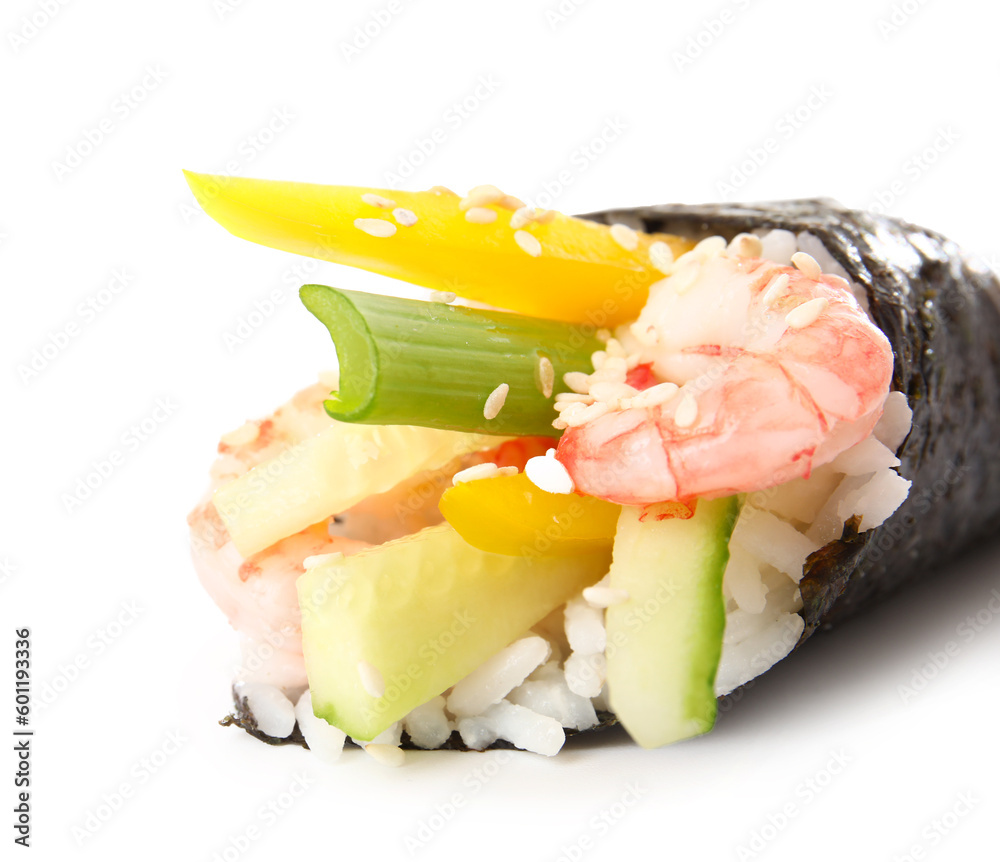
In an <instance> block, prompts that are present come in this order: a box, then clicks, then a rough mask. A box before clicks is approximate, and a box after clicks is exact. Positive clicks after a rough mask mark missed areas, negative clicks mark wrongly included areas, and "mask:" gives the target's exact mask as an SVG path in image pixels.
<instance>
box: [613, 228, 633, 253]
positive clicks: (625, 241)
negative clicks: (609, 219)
mask: <svg viewBox="0 0 1000 862" xmlns="http://www.w3.org/2000/svg"><path fill="white" fill-rule="evenodd" d="M611 238H612V239H613V240H614V241H615V242H616V243H618V245H620V246H621V247H622V248H623V249H625V251H635V250H636V249H637V248H638V247H639V234H637V233H636V232H635V231H634V230H632V228H630V227H629V226H628V225H624V224H613V225H611Z"/></svg>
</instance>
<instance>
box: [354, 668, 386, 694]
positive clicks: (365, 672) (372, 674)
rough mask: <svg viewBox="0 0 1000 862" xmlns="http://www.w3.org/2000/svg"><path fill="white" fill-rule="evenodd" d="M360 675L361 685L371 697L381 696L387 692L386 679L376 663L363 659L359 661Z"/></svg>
mask: <svg viewBox="0 0 1000 862" xmlns="http://www.w3.org/2000/svg"><path fill="white" fill-rule="evenodd" d="M358 676H359V677H361V687H362V688H363V689H364V690H365V691H366V692H367V693H368V694H369V695H370V696H371V697H381V696H382V695H383V694H385V680H384V679H382V674H381V673H379V669H378V668H377V667H375V665H373V664H371V663H370V662H367V661H365V660H364V659H362V660H361V661H359V662H358Z"/></svg>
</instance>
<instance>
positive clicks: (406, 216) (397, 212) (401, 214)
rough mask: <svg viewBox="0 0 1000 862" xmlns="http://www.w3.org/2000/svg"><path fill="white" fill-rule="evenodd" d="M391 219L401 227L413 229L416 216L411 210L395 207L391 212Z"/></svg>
mask: <svg viewBox="0 0 1000 862" xmlns="http://www.w3.org/2000/svg"><path fill="white" fill-rule="evenodd" d="M392 217H393V218H394V219H396V221H398V222H399V223H400V224H401V225H402V226H403V227H413V226H414V225H415V224H416V223H417V214H416V213H415V212H414V211H413V210H407V209H403V208H402V207H397V208H396V209H394V210H393V211H392Z"/></svg>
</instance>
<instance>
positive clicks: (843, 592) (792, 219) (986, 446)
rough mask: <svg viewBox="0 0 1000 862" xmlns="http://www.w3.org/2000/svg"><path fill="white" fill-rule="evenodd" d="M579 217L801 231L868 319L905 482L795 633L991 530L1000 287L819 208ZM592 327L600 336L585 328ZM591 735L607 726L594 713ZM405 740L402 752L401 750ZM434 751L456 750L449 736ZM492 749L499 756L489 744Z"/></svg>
mask: <svg viewBox="0 0 1000 862" xmlns="http://www.w3.org/2000/svg"><path fill="white" fill-rule="evenodd" d="M581 217H582V218H588V219H592V220H594V221H600V222H605V223H608V224H612V223H615V222H620V223H622V224H626V225H629V226H630V227H634V228H637V229H639V230H644V231H647V232H654V233H670V234H678V235H680V236H686V237H690V238H692V239H702V238H704V237H707V236H715V235H722V236H724V237H726V238H727V239H732V237H734V236H736V234H738V233H740V232H742V231H747V232H749V231H753V230H756V229H758V228H780V229H782V230H790V231H793V232H794V233H800V232H802V231H808V232H809V233H810V234H812V235H813V236H815V237H816V238H818V239H819V240H821V241H822V243H823V245H824V246H825V247H826V249H827V251H829V252H830V254H831V255H832V256H833V257H834V258H835V259H836V260H837V261H838V262H839V263H840V264H841V266H843V267H844V269H845V270H846V271H847V272H848V273H849V274H850V276H851V278H852V280H853V281H855V282H856V283H858V284H860V285H862V286H863V287H864V289H865V291H866V292H867V294H868V301H869V305H870V311H871V316H872V318H873V319H874V321H875V323H876V324H877V325H878V326H879V328H880V329H882V331H883V332H884V333H885V334H886V336H887V337H888V338H889V341H890V342H891V343H892V346H893V350H894V352H895V370H894V374H893V389H897V390H900V391H902V392H905V393H906V394H907V397H908V399H909V402H910V406H911V407H912V408H913V428H912V430H911V432H910V435H909V436H908V437H907V438H906V440H905V442H904V443H903V446H902V448H901V449H900V451H899V452H898V455H899V458H900V460H901V461H902V465H901V466H900V468H899V472H900V473H901V474H902V475H903V476H904V477H906V478H907V479H910V480H912V482H913V487H912V488H911V489H910V495H909V497H908V498H907V500H906V502H905V503H903V505H902V506H901V507H900V508H899V509H898V510H897V511H896V513H895V514H894V515H893V516H892V517H890V518H889V519H888V520H887V521H886V523H884V524H883V525H882V526H881V527H877V528H876V529H874V530H870V531H868V532H867V533H863V534H858V533H857V532H856V531H855V530H854V529H853V528H852V526H851V525H848V527H846V528H845V530H844V534H843V536H842V538H841V539H840V540H839V541H836V542H831V543H830V544H829V545H827V546H826V547H824V548H822V549H820V550H819V551H817V552H816V553H815V554H813V555H812V556H811V557H810V558H809V560H808V562H807V564H806V572H805V575H804V576H803V579H802V583H801V589H802V600H803V608H802V611H801V614H802V617H803V618H804V620H805V623H806V626H805V631H804V632H803V633H802V637H801V639H800V640H799V643H798V646H801V645H802V643H804V642H805V641H806V640H807V639H808V638H809V637H810V635H812V634H813V632H815V631H816V629H817V628H820V627H827V626H830V625H832V624H834V623H836V622H838V621H839V620H842V619H845V618H846V617H848V616H850V615H851V614H854V613H857V612H858V611H860V610H862V609H864V608H865V607H868V606H870V605H872V604H874V603H876V602H877V601H879V600H881V599H883V598H885V597H886V596H888V595H890V594H892V593H893V592H895V591H896V590H897V589H899V587H901V586H902V585H903V584H904V583H906V582H907V581H910V580H913V579H915V578H917V577H919V576H921V575H924V574H926V573H927V572H928V571H930V570H932V569H933V568H934V567H935V566H938V565H940V564H942V563H943V562H945V561H947V560H951V559H953V558H954V557H955V556H956V555H957V554H958V553H959V552H961V551H962V550H964V549H966V548H968V547H969V546H970V545H971V544H972V543H973V542H974V541H975V540H977V539H979V538H982V537H985V536H987V535H990V534H994V535H995V534H997V531H998V528H1000V283H998V280H997V277H996V275H995V274H994V273H993V272H992V271H991V270H990V269H989V268H988V267H987V266H986V265H985V264H983V263H981V262H979V261H977V260H975V259H974V258H972V257H970V256H968V255H966V254H964V253H963V252H962V250H961V249H959V248H958V246H956V245H955V243H953V242H951V241H950V240H948V239H946V238H945V237H943V236H941V235H940V234H937V233H934V232H933V231H929V230H926V229H924V228H920V227H917V226H915V225H911V224H908V223H906V222H903V221H899V220H897V219H892V218H888V217H884V216H877V215H874V214H871V213H866V212H861V211H858V210H850V209H846V208H844V207H842V206H840V205H839V204H837V203H835V202H834V201H831V200H826V199H812V200H793V201H776V202H773V203H762V204H706V205H701V206H684V205H681V204H669V205H665V206H649V207H634V208H628V209H619V210H605V211H602V212H596V213H588V214H587V215H584V216H581ZM595 324H596V325H597V326H601V325H602V323H601V322H600V321H599V320H595ZM233 697H234V702H235V704H236V712H235V713H234V715H232V716H228V717H227V718H225V719H223V721H222V723H223V724H237V725H238V726H240V727H242V728H243V729H244V730H246V731H247V732H248V733H250V734H252V735H253V736H255V737H257V738H258V739H261V740H263V741H264V742H268V743H271V744H277V745H281V744H287V743H297V744H299V745H305V742H304V740H303V739H302V736H301V734H300V733H299V730H298V727H296V729H295V732H294V734H293V735H292V736H291V737H289V738H288V739H275V738H273V737H269V736H266V735H265V734H263V733H261V732H260V731H259V730H258V729H257V724H256V722H255V721H254V720H253V716H252V715H251V714H250V713H249V711H248V710H247V707H246V701H241V700H240V698H239V697H238V696H237V694H236V692H235V690H234V693H233ZM599 718H600V723H599V724H598V726H597V727H596V728H592V729H593V730H598V729H601V728H604V727H610V726H611V725H613V724H615V720H614V716H613V715H611V714H610V713H601V714H600V716H599ZM408 743H409V740H408V739H407V738H406V737H405V734H404V739H403V744H404V747H408V748H412V747H413V746H412V745H409V744H408ZM442 747H443V748H448V749H459V750H465V746H464V745H463V744H462V741H461V739H460V737H459V736H458V734H457V733H453V734H452V737H451V739H450V740H449V741H448V742H447V743H445V745H444V746H442ZM492 747H493V748H510V747H512V746H510V745H509V743H505V742H502V741H501V742H498V743H496V744H495V745H494V746H492Z"/></svg>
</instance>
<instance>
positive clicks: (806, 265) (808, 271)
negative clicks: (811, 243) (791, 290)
mask: <svg viewBox="0 0 1000 862" xmlns="http://www.w3.org/2000/svg"><path fill="white" fill-rule="evenodd" d="M792 264H793V265H794V266H795V268H796V269H798V271H799V272H801V273H802V274H803V275H804V276H805V277H806V278H813V279H816V278H819V277H820V276H821V275H822V274H823V270H822V269H821V268H820V265H819V264H818V263H816V258H814V257H813V256H812V255H811V254H806V253H805V252H804V251H797V252H795V254H793V255H792Z"/></svg>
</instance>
